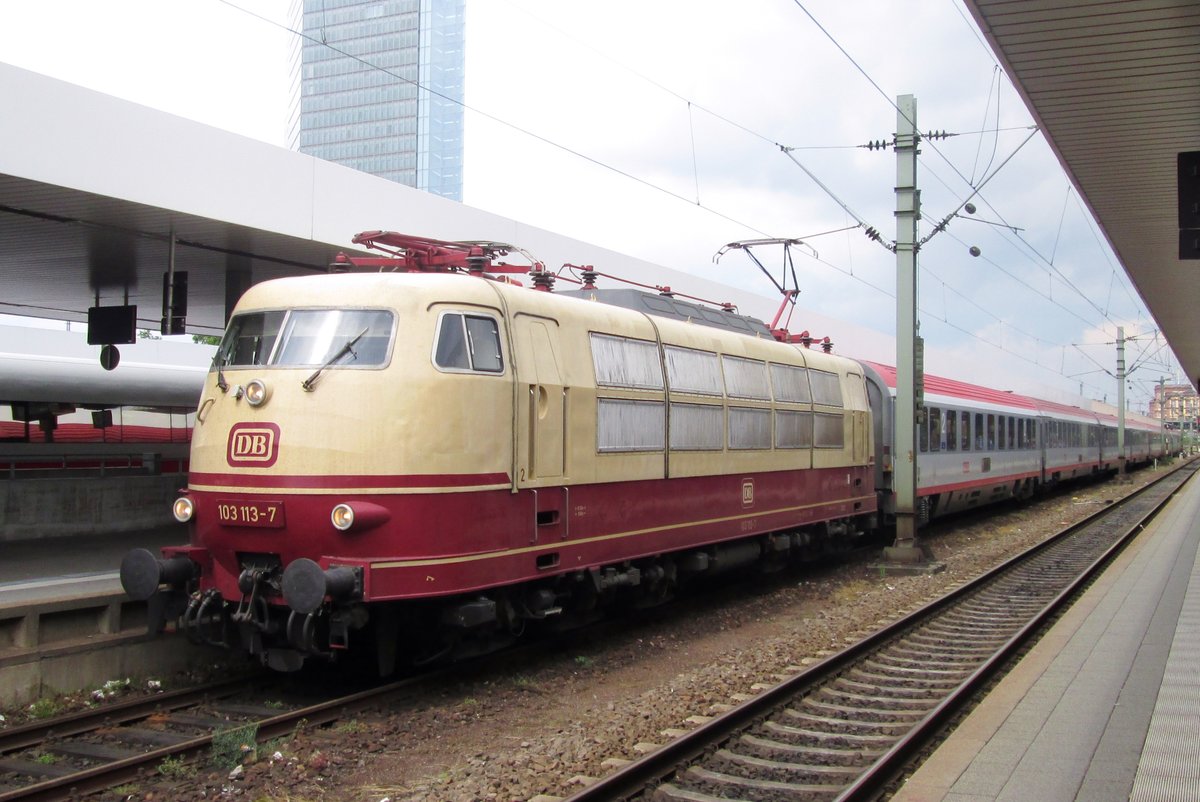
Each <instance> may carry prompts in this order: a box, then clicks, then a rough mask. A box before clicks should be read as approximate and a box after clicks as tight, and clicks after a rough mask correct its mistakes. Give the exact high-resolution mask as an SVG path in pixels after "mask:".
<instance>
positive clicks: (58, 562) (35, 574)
mask: <svg viewBox="0 0 1200 802" xmlns="http://www.w3.org/2000/svg"><path fill="white" fill-rule="evenodd" d="M184 543H187V527H186V526H184V525H183V524H178V525H174V526H167V527H160V528H157V529H151V530H145V531H138V532H122V533H120V534H111V535H84V536H80V537H57V538H40V539H36V540H19V541H15V542H10V543H4V544H3V546H0V548H2V549H3V555H4V557H3V559H0V611H2V610H3V609H5V608H7V607H12V606H15V605H25V604H30V603H36V602H40V601H47V600H50V599H59V598H63V597H71V596H95V595H101V594H105V593H121V592H122V591H121V580H120V568H121V558H122V557H124V556H125V553H126V552H128V551H129V550H130V549H134V548H137V547H139V546H141V547H143V548H146V549H149V550H150V551H152V552H154V553H155V554H157V553H158V550H159V548H160V547H162V546H170V545H179V544H184Z"/></svg>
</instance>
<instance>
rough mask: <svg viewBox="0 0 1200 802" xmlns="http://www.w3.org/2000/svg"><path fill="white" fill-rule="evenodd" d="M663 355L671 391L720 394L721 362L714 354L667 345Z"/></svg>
mask: <svg viewBox="0 0 1200 802" xmlns="http://www.w3.org/2000/svg"><path fill="white" fill-rule="evenodd" d="M663 357H664V361H665V362H666V364H667V382H668V384H669V385H670V387H671V390H672V391H673V392H677V393H695V394H696V395H713V396H719V395H721V392H722V389H721V364H720V363H719V362H718V361H717V355H716V354H714V353H711V352H709V351H697V350H695V349H693V348H680V347H679V346H677V345H668V346H664V347H663ZM719 447H720V446H718V448H719Z"/></svg>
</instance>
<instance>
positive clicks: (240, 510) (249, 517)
mask: <svg viewBox="0 0 1200 802" xmlns="http://www.w3.org/2000/svg"><path fill="white" fill-rule="evenodd" d="M217 520H218V521H220V522H221V523H223V524H226V525H227V526H257V527H262V528H266V529H280V528H282V527H283V525H284V519H283V502H282V501H243V500H242V499H219V500H218V501H217Z"/></svg>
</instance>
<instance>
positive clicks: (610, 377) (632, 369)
mask: <svg viewBox="0 0 1200 802" xmlns="http://www.w3.org/2000/svg"><path fill="white" fill-rule="evenodd" d="M591 339H592V364H593V365H594V366H595V368H596V383H597V384H602V385H605V386H607V387H625V388H629V389H636V390H661V389H662V386H663V374H662V362H661V361H660V360H659V356H658V345H657V344H656V343H653V342H650V341H649V340H634V339H631V338H629V337H614V336H612V335H610V334H596V333H595V332H593V333H592V338H591Z"/></svg>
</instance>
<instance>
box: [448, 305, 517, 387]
mask: <svg viewBox="0 0 1200 802" xmlns="http://www.w3.org/2000/svg"><path fill="white" fill-rule="evenodd" d="M433 364H435V365H437V366H438V368H440V369H442V370H444V371H450V372H455V371H463V372H470V373H475V372H479V373H501V372H503V371H504V358H503V356H502V353H501V351H500V327H499V325H498V324H497V323H496V320H495V319H494V318H492V317H489V316H487V315H468V314H463V313H461V312H444V313H442V318H441V320H440V321H439V323H438V334H437V343H436V344H435V345H434V349H433Z"/></svg>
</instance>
